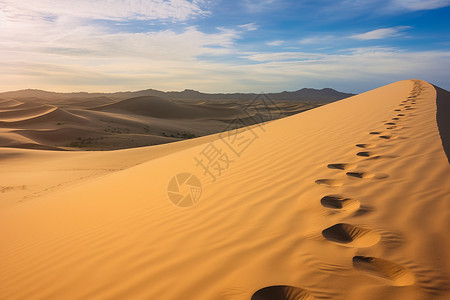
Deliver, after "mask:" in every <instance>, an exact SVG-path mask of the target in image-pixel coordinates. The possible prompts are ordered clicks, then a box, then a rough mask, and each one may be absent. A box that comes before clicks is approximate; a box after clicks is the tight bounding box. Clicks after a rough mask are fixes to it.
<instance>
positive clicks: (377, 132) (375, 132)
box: [369, 131, 381, 134]
mask: <svg viewBox="0 0 450 300" xmlns="http://www.w3.org/2000/svg"><path fill="white" fill-rule="evenodd" d="M369 134H381V132H380V131H371V132H369Z"/></svg>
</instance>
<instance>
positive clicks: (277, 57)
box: [243, 52, 324, 62]
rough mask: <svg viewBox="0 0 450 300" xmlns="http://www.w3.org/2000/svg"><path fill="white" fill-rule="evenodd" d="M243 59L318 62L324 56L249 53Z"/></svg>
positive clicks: (295, 53) (297, 53) (316, 54)
mask: <svg viewBox="0 0 450 300" xmlns="http://www.w3.org/2000/svg"><path fill="white" fill-rule="evenodd" d="M243 57H245V58H247V59H250V60H253V61H259V62H268V61H272V62H273V61H286V60H297V61H300V60H316V59H318V58H322V57H324V54H318V53H305V52H275V53H249V54H246V55H244V56H243Z"/></svg>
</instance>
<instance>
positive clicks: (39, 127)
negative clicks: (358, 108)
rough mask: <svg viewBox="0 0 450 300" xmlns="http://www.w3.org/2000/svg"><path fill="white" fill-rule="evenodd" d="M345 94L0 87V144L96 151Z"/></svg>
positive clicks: (215, 128)
mask: <svg viewBox="0 0 450 300" xmlns="http://www.w3.org/2000/svg"><path fill="white" fill-rule="evenodd" d="M351 95H353V94H346V93H341V92H338V91H335V90H332V89H322V90H315V89H301V90H299V91H296V92H282V93H273V94H267V95H265V94H264V95H263V94H260V95H256V94H204V93H200V92H197V91H192V90H185V91H183V92H160V91H156V90H143V91H137V92H120V93H53V92H46V91H41V90H20V91H15V92H4V93H0V147H9V148H21V149H42V150H60V151H67V150H70V151H74V150H75V151H76V150H84V151H86V150H95V151H101V150H118V149H128V148H136V147H144V146H153V145H159V144H164V143H170V142H175V141H182V140H186V139H191V138H195V137H200V136H205V135H210V134H214V133H218V132H222V131H226V130H227V129H228V128H229V127H230V126H231V125H232V124H231V123H232V122H233V121H234V120H235V119H237V118H239V119H244V118H247V120H246V122H245V125H247V126H248V125H251V124H255V123H259V122H261V121H264V120H274V119H278V118H281V117H284V116H289V115H293V114H296V113H299V112H302V111H306V110H308V109H312V108H315V107H318V106H321V105H323V104H327V103H330V102H332V101H336V100H339V99H343V98H346V97H348V96H351ZM264 97H266V98H268V99H264ZM327 97H329V98H327ZM265 100H268V101H265ZM274 100H276V101H274ZM250 108H251V109H250ZM249 117H250V119H249Z"/></svg>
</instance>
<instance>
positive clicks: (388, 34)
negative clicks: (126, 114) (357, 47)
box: [350, 26, 412, 40]
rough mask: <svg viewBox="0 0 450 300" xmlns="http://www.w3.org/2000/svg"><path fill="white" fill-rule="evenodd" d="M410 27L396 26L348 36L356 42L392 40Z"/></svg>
mask: <svg viewBox="0 0 450 300" xmlns="http://www.w3.org/2000/svg"><path fill="white" fill-rule="evenodd" d="M410 28H412V27H410V26H397V27H391V28H381V29H376V30H372V31H369V32H365V33H360V34H355V35H352V36H350V37H351V38H353V39H357V40H379V39H386V38H392V37H397V36H400V35H402V34H403V31H405V30H407V29H410Z"/></svg>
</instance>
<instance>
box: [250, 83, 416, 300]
mask: <svg viewBox="0 0 450 300" xmlns="http://www.w3.org/2000/svg"><path fill="white" fill-rule="evenodd" d="M422 90H423V88H422V86H421V84H420V82H419V81H415V82H414V87H413V89H412V92H411V93H410V95H409V96H408V97H407V99H405V100H403V101H402V102H401V103H400V104H399V105H398V107H397V108H395V109H394V112H395V113H396V115H395V116H394V117H393V118H392V119H391V120H389V121H384V122H383V123H384V126H385V129H386V131H385V130H382V131H371V132H369V135H372V136H378V138H379V139H380V141H383V140H394V139H396V138H399V137H398V135H397V134H396V132H397V131H398V130H401V129H402V126H400V124H401V122H402V120H403V119H404V118H405V117H408V116H410V114H409V113H408V112H409V111H410V110H413V109H415V107H414V106H415V104H416V102H417V98H418V96H419V95H420V93H421V92H422ZM377 145H378V144H377V143H364V144H357V145H356V147H357V148H359V149H360V151H358V152H357V153H356V155H357V156H359V157H364V159H365V160H367V159H377V158H381V157H387V158H389V157H388V156H381V155H379V154H378V153H377V151H375V150H372V149H373V148H376V147H377ZM327 167H328V168H329V169H335V170H338V171H344V172H346V173H345V174H346V175H347V177H349V178H356V179H360V180H370V179H383V178H387V177H388V176H387V175H385V174H375V173H372V172H369V171H361V170H357V168H358V164H357V163H331V164H328V166H327ZM316 183H317V184H318V185H322V186H326V187H329V188H337V187H341V186H343V185H344V184H345V180H340V179H318V180H316ZM320 203H321V204H322V206H323V207H325V208H327V209H330V210H333V211H338V212H354V213H355V214H359V212H360V211H361V214H363V213H366V209H365V208H364V207H362V206H361V204H360V202H359V201H358V200H357V199H353V198H351V197H347V196H343V195H338V194H336V195H335V194H332V195H327V196H324V197H323V198H322V199H321V200H320ZM368 212H370V210H368ZM322 237H323V238H325V239H326V240H328V241H329V242H330V243H334V244H337V245H340V246H344V247H354V248H367V247H371V246H373V245H375V244H377V243H379V242H380V240H381V238H382V236H381V235H380V234H379V233H377V232H376V231H374V230H372V229H370V228H364V227H359V226H355V225H352V224H348V223H338V224H335V225H333V226H330V227H328V228H325V229H324V230H322ZM352 261H353V268H355V269H357V270H359V271H362V272H365V273H367V274H370V275H372V276H376V277H379V278H383V279H385V280H387V281H388V282H389V283H390V284H391V285H393V286H408V285H412V284H414V283H415V282H416V276H415V275H414V273H412V272H411V271H409V270H408V269H407V268H406V267H404V266H402V265H399V264H397V263H394V262H391V261H388V260H385V259H382V258H378V257H370V256H368V257H366V256H354V257H353V259H352ZM275 299H277V300H278V299H279V300H294V299H295V300H299V299H302V300H303V299H304V300H306V299H308V300H309V299H315V297H313V296H312V295H311V293H310V292H308V291H307V290H305V289H303V288H300V287H294V286H285V285H277V286H269V287H265V288H263V289H260V290H259V291H257V292H256V293H255V294H253V296H252V300H275Z"/></svg>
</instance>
